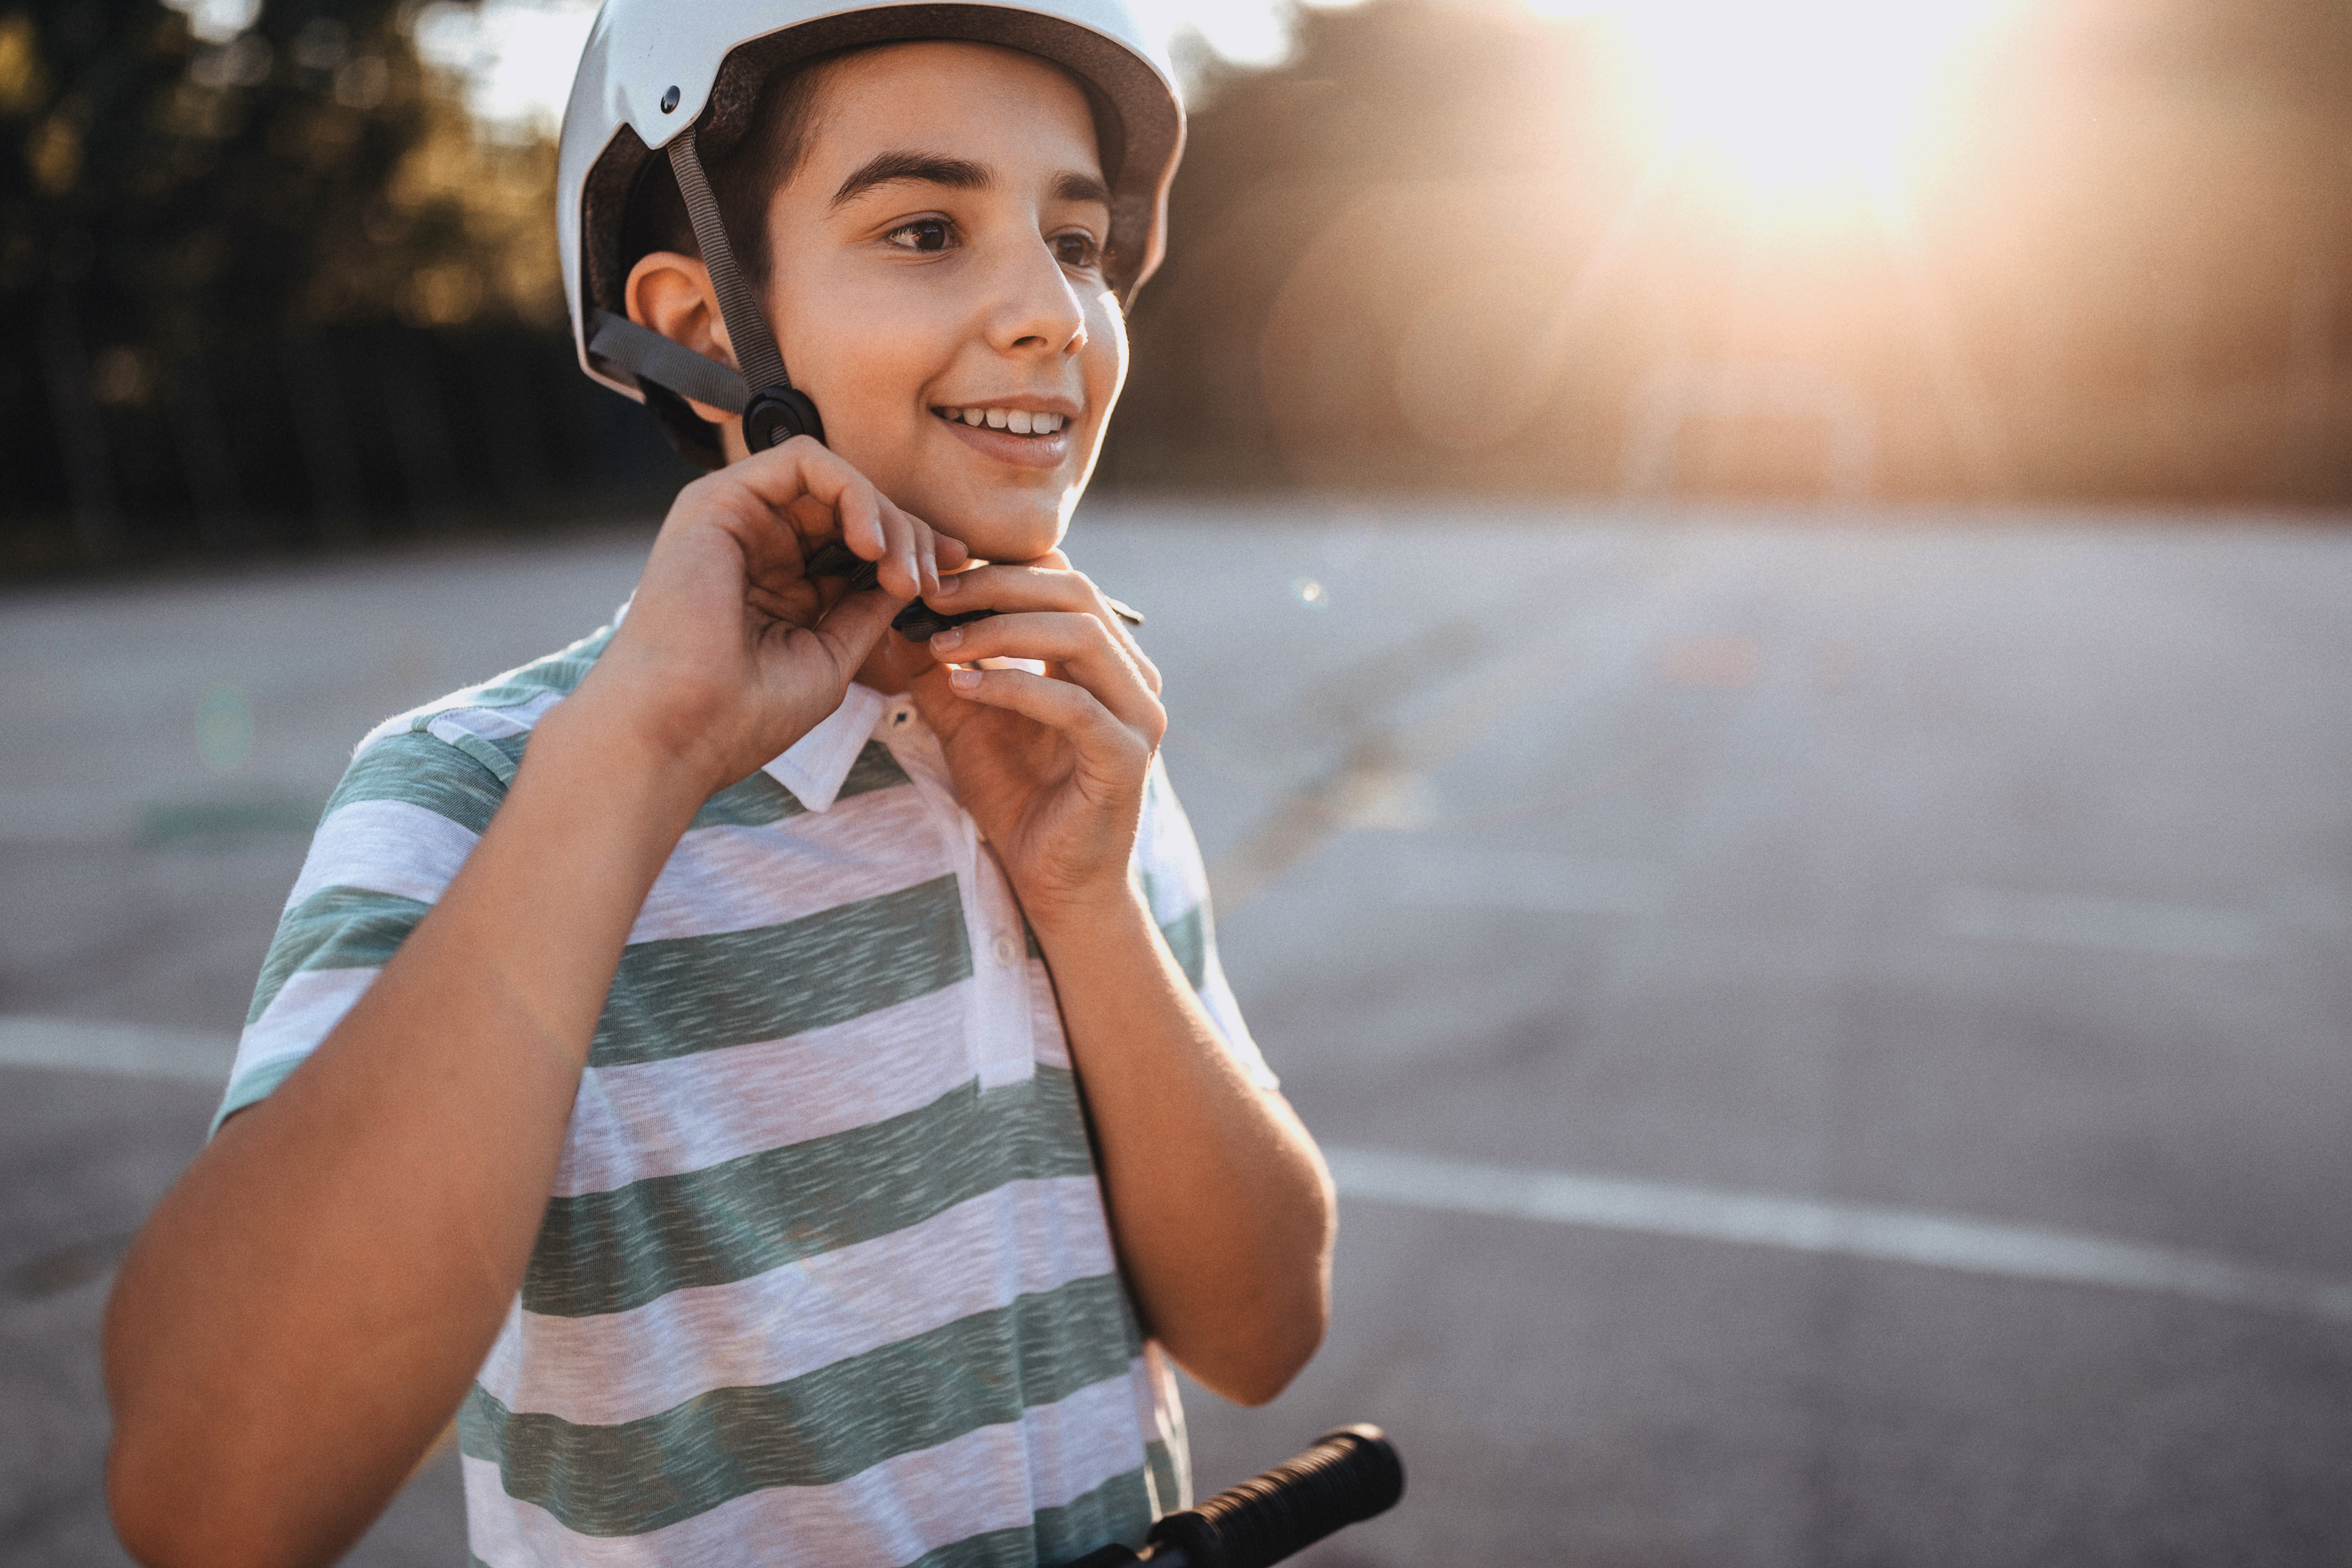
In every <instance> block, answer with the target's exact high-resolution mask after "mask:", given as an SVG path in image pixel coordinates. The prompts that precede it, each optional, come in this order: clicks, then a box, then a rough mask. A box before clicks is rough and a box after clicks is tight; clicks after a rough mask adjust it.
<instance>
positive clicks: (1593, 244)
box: [0, 0, 2352, 574]
mask: <svg viewBox="0 0 2352 1568" xmlns="http://www.w3.org/2000/svg"><path fill="white" fill-rule="evenodd" d="M591 14H592V12H591V8H589V7H587V6H585V5H579V4H576V3H573V0H484V4H483V5H479V6H472V5H458V4H456V3H454V0H429V3H425V4H418V3H415V0H406V3H404V4H402V5H384V4H381V3H378V0H279V3H276V4H269V5H264V4H262V3H261V0H190V4H189V5H187V7H186V8H184V9H178V10H175V9H172V8H170V7H168V6H166V5H163V4H161V3H160V0H41V3H37V4H33V5H29V7H28V6H26V5H21V4H20V5H14V6H12V7H11V8H9V9H7V10H6V11H5V13H0V17H5V20H0V136H5V140H6V142H7V143H8V145H9V147H10V150H11V155H10V156H9V157H8V158H7V159H6V160H5V165H0V182H5V183H0V309H5V310H6V312H7V315H8V318H9V320H10V321H12V322H13V323H15V325H14V326H13V327H12V329H11V330H10V331H8V332H7V333H6V334H5V338H0V471H5V474H6V475H7V483H6V485H5V491H0V552H5V553H0V571H5V572H7V573H9V574H24V573H27V572H42V571H53V570H57V569H59V568H62V567H67V566H71V565H76V564H81V563H111V562H121V561H128V560H139V559H148V558H154V557H159V556H169V557H184V556H191V555H194V556H221V555H226V554H253V553H262V552H309V551H318V550H322V549H336V548H341V547H345V546H348V545H350V544H352V543H355V542H366V541H373V540H383V539H392V538H399V537H404V536H412V535H415V534H420V533H422V534H432V533H446V532H452V531H478V530H482V529H497V530H515V529H524V528H531V527H544V526H550V525H554V524H559V523H562V522H567V521H576V520H578V519H579V518H581V517H582V516H583V515H586V514H597V515H604V516H611V515H615V514H620V513H625V512H627V511H628V510H630V509H631V508H633V507H635V508H641V507H642V506H643V505H645V504H647V498H654V499H655V500H657V499H658V497H659V496H660V495H661V494H663V493H666V492H665V490H664V487H665V486H667V485H669V484H672V483H674V482H675V480H676V479H677V468H676V466H675V465H674V464H673V463H672V462H670V460H669V459H668V458H667V457H666V455H665V453H664V450H663V448H662V447H661V445H660V443H658V442H657V441H655V440H652V439H650V438H649V437H648V434H647V431H646V422H645V421H644V420H643V419H641V418H639V417H636V416H634V414H633V412H632V411H631V410H629V409H628V408H626V407H625V406H623V405H621V404H620V403H619V402H618V401H616V400H615V399H614V398H612V397H610V396H607V395H602V394H599V393H598V392H596V390H595V389H594V388H593V386H591V385H590V384H587V383H585V382H584V381H583V379H582V378H581V377H579V376H578V375H576V374H573V373H572V370H571V369H570V351H569V349H568V347H567V346H566V344H565V342H564V338H563V332H562V289H561V285H560V282H559V280H558V279H557V276H556V269H555V258H554V247H553V241H552V236H551V229H550V226H549V223H548V221H547V215H548V213H549V211H550V205H551V201H552V196H551V191H552V177H553V167H554V163H553V153H552V147H551V135H552V132H553V129H554V125H555V121H556V118H557V116H558V115H559V114H560V105H561V100H562V94H563V92H564V90H565V89H566V87H567V85H568V79H569V71H570V62H571V61H572V58H574V57H575V56H576V52H577V48H578V43H579V39H580V38H581V37H583V36H584V33H585V29H586V26H587V23H588V20H589V17H590V16H591ZM1163 20H1164V21H1165V22H1167V23H1168V24H1169V25H1170V26H1171V28H1172V29H1173V30H1174V32H1175V35H1176V43H1177V49H1178V53H1179V55H1180V58H1182V59H1183V61H1184V63H1185V68H1186V71H1187V75H1188V77H1189V79H1190V81H1191V84H1192V98H1193V100H1194V107H1193V129H1192V150H1191V153H1190V155H1189V156H1188V158H1187V159H1186V162H1185V164H1184V168H1183V172H1182V174H1181V177H1180V179H1179V182H1178V184H1177V188H1176V197H1175V214H1174V223H1173V227H1172V231H1171V232H1172V244H1171V253H1170V258H1169V261H1168V265H1167V268H1166V271H1165V273H1164V274H1163V275H1162V276H1161V278H1160V279H1159V280H1158V281H1156V282H1155V283H1154V285H1153V286H1152V288H1151V289H1149V290H1148V291H1147V292H1146V293H1145V294H1144V296H1143V297H1142V300H1141V302H1140V307H1139V312H1138V315H1137V318H1136V321H1135V337H1136V342H1137V355H1136V366H1137V368H1136V373H1135V380H1134V384H1133V385H1132V386H1131V388H1130V390H1129V394H1128V404H1127V409H1126V413H1125V416H1124V417H1123V418H1121V420H1120V421H1119V422H1118V427H1117V430H1116V433H1115V435H1114V437H1113V440H1112V446H1111V448H1110V451H1109V454H1108V458H1106V462H1105V466H1104V469H1103V482H1104V484H1105V485H1106V487H1107V488H1117V489H1182V490H1187V491H1197V490H1200V489H1223V490H1233V489H1246V490H1253V491H1262V490H1266V489H1285V488H1291V487H1302V486H1303V487H1309V488H1313V489H1319V490H1329V489H1355V490H1362V491H1375V492H1391V491H1395V490H1398V489H1405V490H1414V491H1427V492H1434V493H1443V494H1451V495H1460V494H1465V493H1476V494H1494V495H1517V496H1530V495H1545V496H1563V495H1568V496H1591V497H1608V498H1621V497H1636V498H1643V499H1655V498H1662V497H1680V498H1705V497H1758V496H1768V497H1780V498H1787V499H1796V500H1817V499H1824V498H1826V499H1831V500H1848V501H1851V500H1865V499H1869V500H1968V501H1979V502H1981V501H1988V500H1998V501H2020V500H2063V501H2069V502H2077V501H2088V502H2103V503H2106V502H2115V501H2118V500H2133V501H2143V502H2147V501H2154V502H2167V503H2170V502H2192V503H2214V502H2231V503H2236V504H2250V503H2251V504H2263V505H2286V506H2311V505H2315V504H2317V505H2325V504H2327V503H2330V502H2335V501H2340V500H2343V499H2345V498H2346V496H2347V493H2352V457H2347V450H2352V448H2347V443H2346V442H2345V440H2344V438H2343V437H2344V434H2345V431H2346V428H2347V421H2352V397H2347V395H2346V394H2345V392H2344V390H2343V388H2342V385H2341V382H2342V379H2343V374H2344V372H2343V369H2342V363H2341V362H2342V360H2343V358H2344V355H2343V353H2342V344H2343V343H2344V342H2345V341H2346V340H2347V337H2352V308H2347V298H2352V263H2347V260H2346V257H2347V247H2346V239H2347V224H2352V153H2347V147H2352V92H2347V90H2346V85H2347V79H2352V78H2347V70H2352V11H2347V8H2346V7H2345V6H2344V5H2342V4H2340V3H2339V0H2238V3H2234V4H2227V5H2224V4H2220V3H2218V0H1918V3H1916V4H1911V5H1902V6H1893V7H1890V6H1882V5H1869V4H1864V3H1861V0H1791V3H1790V4H1786V5H1756V6H1731V5H1718V4H1714V3H1712V0H1615V3H1612V4H1607V5H1594V4H1579V3H1578V0H1538V3H1537V4H1536V5H1533V6H1532V7H1531V6H1529V5H1519V4H1512V3H1507V0H1495V3H1492V4H1486V3H1477V0H1370V3H1367V4H1363V5H1358V6H1355V7H1352V8H1323V7H1314V8H1307V9H1304V10H1297V11H1283V12H1280V13H1278V14H1277V13H1275V12H1269V11H1266V10H1265V9H1263V8H1253V7H1252V6H1251V5H1248V4H1247V3H1246V0H1227V4H1226V6H1225V8H1223V9H1214V8H1211V9H1202V8H1194V7H1176V8H1172V9H1171V10H1169V11H1168V12H1166V13H1165V14H1164V16H1163ZM1221 41H1222V44H1223V49H1224V50H1225V51H1226V52H1223V53H1221V52H1220V47H1219V45H1220V42H1221ZM1229 55H1230V56H1239V57H1241V59H1242V61H1244V62H1249V63H1237V62H1236V60H1235V59H1234V58H1229Z"/></svg>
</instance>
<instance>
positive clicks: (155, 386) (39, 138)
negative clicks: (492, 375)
mask: <svg viewBox="0 0 2352 1568" xmlns="http://www.w3.org/2000/svg"><path fill="white" fill-rule="evenodd" d="M445 3H446V0H445ZM414 5H415V0H408V4H407V5H395V4H394V3H393V0H269V3H268V4H267V5H264V4H263V3H262V0H184V5H183V6H182V7H180V8H175V7H174V6H167V5H163V4H162V3H160V0H29V3H27V0H0V310H5V312H6V313H7V316H8V319H9V320H10V321H14V322H16V323H19V325H18V326H17V327H16V329H13V330H12V331H10V332H9V333H8V334H5V342H0V406H5V407H6V410H7V415H8V417H7V418H6V419H5V421H0V425H5V426H6V428H0V472H5V474H6V475H7V476H8V477H9V479H10V480H11V483H10V484H8V485H7V486H5V487H0V488H5V489H7V490H9V491H10V492H11V493H9V494H8V495H7V496H6V498H5V510H6V511H7V512H9V513H11V514H15V515H16V516H18V517H24V516H26V515H28V514H29V515H30V516H33V517H39V516H42V515H45V514H46V515H48V516H57V515H59V514H67V515H70V516H71V517H72V519H73V530H72V531H73V533H74V535H75V536H76V538H75V541H74V543H73V549H74V552H75V553H79V554H80V555H82V556H85V557H90V556H97V557H103V556H107V555H111V554H115V553H118V552H120V551H121V550H122V549H124V548H126V547H136V548H141V549H144V548H146V547H147V545H148V544H150V543H153V542H155V541H146V542H142V541H140V540H137V539H134V538H132V537H131V533H132V530H131V523H132V522H134V521H137V522H140V523H141V526H142V527H146V528H148V531H150V532H152V531H153V530H152V526H151V525H152V524H155V523H156V522H157V521H158V520H159V519H160V520H161V522H162V526H163V529H164V535H163V536H162V537H163V547H164V548H173V547H174V546H173V545H172V544H171V543H170V542H169V541H170V539H172V538H176V537H178V536H179V534H180V533H182V532H184V529H183V528H182V527H181V525H180V524H179V523H174V522H172V521H170V519H171V518H173V517H174V516H177V517H181V518H187V517H193V518H194V520H195V522H196V525H197V526H196V538H195V540H194V542H196V543H197V544H199V545H200V546H202V547H205V548H214V547H218V546H221V545H223V544H226V543H228V542H233V541H234V540H235V539H236V538H239V537H243V536H244V535H246V534H247V532H248V531H249V530H248V529H247V522H248V521H250V520H251V518H253V517H254V516H255V515H257V513H263V512H279V513H282V512H285V511H288V510H294V511H307V512H309V513H310V514H311V515H312V516H313V517H314V518H315V517H317V516H318V515H319V514H320V513H322V512H325V513H331V514H334V515H335V516H337V517H342V518H344V519H346V520H348V519H350V518H352V517H354V516H356V515H357V513H358V511H359V510H362V495H361V492H362V490H363V489H364V490H368V491H370V492H371V494H373V493H376V492H381V491H382V490H383V489H384V486H383V483H382V482H381V476H380V475H379V474H378V473H377V472H376V470H385V471H390V470H391V469H397V477H396V479H395V480H394V486H395V488H394V494H395V495H398V494H401V493H403V492H404V494H405V500H404V502H401V503H399V504H401V505H404V508H405V511H406V513H407V514H409V515H410V516H412V517H418V516H422V515H424V514H425V513H427V512H434V513H438V512H444V511H446V510H448V509H447V507H446V505H445V504H444V502H443V500H440V499H435V498H440V497H444V496H446V495H454V494H456V493H457V491H459V490H461V489H463V488H464V484H463V482H462V481H461V479H460V478H459V477H458V476H457V475H455V474H454V473H453V472H452V471H451V469H452V465H453V464H455V463H457V460H458V458H459V457H460V456H461V455H462V454H460V453H459V451H458V447H460V446H461V445H463V444H462V443H453V440H452V438H451V435H450V430H449V426H450V425H451V420H450V418H449V416H447V415H446V414H445V413H444V412H443V409H442V408H441V406H440V405H442V404H444V403H446V402H447V401H448V400H449V396H450V394H449V393H448V391H447V390H446V387H443V386H441V385H439V384H438V383H440V382H445V381H446V380H447V379H448V376H447V374H444V373H443V372H441V371H438V370H436V364H435V363H432V362H434V361H435V360H436V354H437V357H438V358H439V359H444V360H446V359H448V358H449V357H450V356H449V353H447V352H446V351H436V350H435V349H434V348H433V346H432V345H431V344H430V343H427V342H424V341H422V340H417V341H414V342H410V341H403V340H400V339H398V337H397V335H396V334H395V336H394V338H392V339H386V338H385V337H384V335H383V330H382V329H384V328H389V327H393V326H395V325H396V326H399V327H404V328H406V329H411V330H414V329H439V328H449V327H455V326H459V325H465V324H471V325H473V326H475V327H477V328H481V329H488V330H492V331H496V330H498V329H499V327H500V326H501V325H504V326H505V327H507V328H509V329H514V328H522V329H528V331H529V334H530V337H529V339H527V340H524V341H533V342H535V341H536V340H537V339H538V338H541V337H543V336H548V335H550V334H551V329H555V328H558V327H560V324H561V322H562V289H561V286H560V282H559V280H558V277H557V270H556V263H555V247H554V237H553V234H552V233H551V228H552V226H551V224H549V223H548V221H547V214H548V202H549V199H550V193H551V187H552V183H553V163H554V149H553V147H552V145H551V144H550V143H548V142H544V141H528V142H520V143H512V142H499V141H497V140H495V139H485V138H484V137H483V136H481V135H480V134H478V130H477V127H476V126H475V125H474V123H473V122H472V121H471V120H470V119H469V117H468V116H467V113H466V110H465V108H464V106H463V103H462V100H461V96H460V94H459V93H458V92H457V90H456V87H457V84H455V83H452V82H446V81H440V80H436V79H434V73H432V72H431V71H429V70H428V68H426V67H425V65H424V64H423V63H422V62H421V61H420V60H419V58H418V57H417V54H416V51H415V47H414V44H413V42H412V30H413V24H414V20H415V18H414V16H411V15H410V14H408V13H409V12H410V11H411V10H412V9H413V8H414ZM327 329H334V330H336V331H340V332H341V333H342V334H343V335H344V337H345V338H348V337H349V334H350V333H351V332H352V331H361V330H362V329H373V331H374V336H373V337H372V338H370V339H369V340H368V342H369V343H370V344H372V345H373V346H372V347H369V348H367V349H366V350H365V351H364V352H363V353H361V355H360V357H362V358H365V359H366V360H367V361H368V363H366V364H361V365H356V366H355V365H354V364H353V363H352V361H353V359H354V353H358V352H360V351H354V350H353V349H352V345H351V344H350V343H349V342H339V344H338V346H337V347H335V348H334V349H329V348H327V347H325V346H323V342H324V341H323V340H322V339H321V338H320V336H319V334H320V331H323V330H327ZM411 335H412V337H413V336H414V332H413V331H412V333H411ZM476 357H477V358H479V357H481V356H480V355H477V356H476ZM505 357H506V358H507V359H509V360H511V358H512V356H511V354H510V353H509V354H508V355H506V356H505ZM542 357H543V356H542ZM500 374H505V375H506V377H507V379H508V380H509V382H511V381H513V379H514V376H515V374H517V373H515V372H513V371H511V370H510V369H509V370H506V371H503V372H501V373H500ZM355 378H356V379H355ZM412 393H414V394H415V395H416V396H418V397H422V398H424V399H425V401H426V403H428V404H429V406H426V405H418V404H417V402H416V401H415V397H412V396H410V394H412ZM321 405H325V406H323V407H322V406H321ZM354 426H357V428H356V430H355V428H354ZM387 440H389V441H390V442H392V443H393V445H394V446H395V447H397V448H398V450H397V454H396V457H385V456H382V455H380V454H376V453H374V452H373V450H372V447H371V443H373V446H374V447H382V446H383V444H384V443H385V442H386V441H387ZM289 459H291V461H289ZM488 460H489V461H491V462H496V461H499V460H500V459H499V458H491V459H488ZM477 466H480V465H479V464H478V465H477ZM513 466H514V465H513V463H512V462H509V463H508V467H509V468H512V467H513ZM289 485H290V487H291V488H289ZM377 510H382V509H381V506H380V505H379V506H378V507H377ZM142 520H143V521H142ZM323 531H324V532H325V533H326V534H328V535H330V536H331V535H332V534H333V533H334V532H335V531H336V528H335V527H334V526H333V525H331V524H330V525H328V526H326V527H325V528H324V530H323ZM6 542H8V543H10V544H14V545H16V546H18V547H19V548H18V550H17V553H19V554H23V553H26V552H27V551H29V552H31V553H32V554H33V555H35V556H40V555H43V554H44V553H45V552H46V554H47V555H54V554H55V553H56V551H57V549H58V544H57V543H56V542H54V541H52V542H50V543H49V544H47V545H42V546H40V547H38V548H35V547H33V546H31V545H26V543H25V542H24V539H23V538H18V539H13V540H9V541H6ZM0 565H5V563H0Z"/></svg>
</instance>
